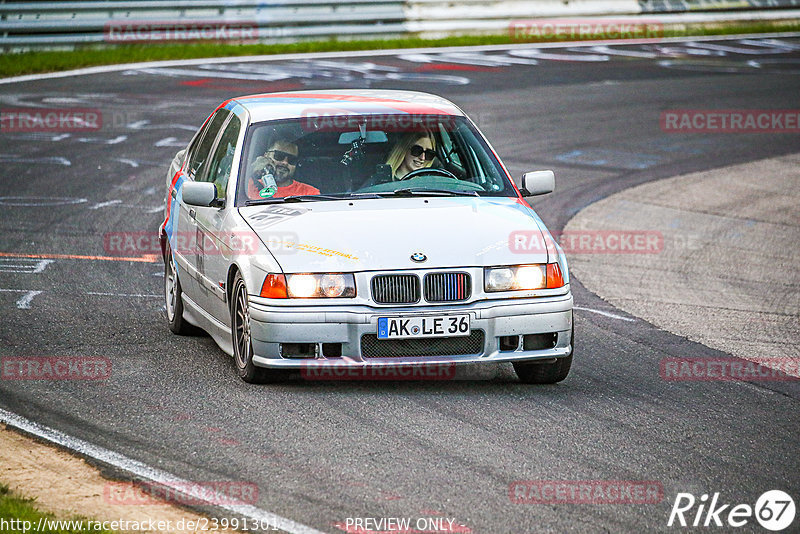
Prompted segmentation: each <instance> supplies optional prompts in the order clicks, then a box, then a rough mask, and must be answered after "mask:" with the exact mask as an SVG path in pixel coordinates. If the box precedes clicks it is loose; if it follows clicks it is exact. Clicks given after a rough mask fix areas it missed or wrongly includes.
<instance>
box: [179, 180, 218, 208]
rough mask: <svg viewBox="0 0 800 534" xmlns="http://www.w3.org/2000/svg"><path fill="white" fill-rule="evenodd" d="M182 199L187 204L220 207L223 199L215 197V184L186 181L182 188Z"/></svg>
mask: <svg viewBox="0 0 800 534" xmlns="http://www.w3.org/2000/svg"><path fill="white" fill-rule="evenodd" d="M182 194H183V201H184V202H185V203H186V204H188V205H189V206H201V207H209V206H210V207H214V208H221V207H222V206H224V205H225V201H224V200H223V199H220V198H217V186H215V185H214V184H212V183H211V182H192V181H186V182H184V184H183V188H182Z"/></svg>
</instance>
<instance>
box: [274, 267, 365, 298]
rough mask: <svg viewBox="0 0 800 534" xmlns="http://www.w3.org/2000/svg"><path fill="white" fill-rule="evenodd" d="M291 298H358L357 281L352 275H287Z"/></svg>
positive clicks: (287, 285)
mask: <svg viewBox="0 0 800 534" xmlns="http://www.w3.org/2000/svg"><path fill="white" fill-rule="evenodd" d="M286 289H287V294H288V296H289V298H298V299H307V298H324V297H328V298H336V297H340V298H349V297H355V296H356V281H355V277H354V276H353V275H352V274H333V273H324V274H287V275H286Z"/></svg>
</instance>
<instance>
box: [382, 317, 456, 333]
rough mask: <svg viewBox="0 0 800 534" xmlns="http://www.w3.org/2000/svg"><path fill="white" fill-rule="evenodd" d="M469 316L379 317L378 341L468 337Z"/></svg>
mask: <svg viewBox="0 0 800 534" xmlns="http://www.w3.org/2000/svg"><path fill="white" fill-rule="evenodd" d="M469 334H470V330H469V315H466V314H465V315H426V316H424V317H379V318H378V339H405V338H423V337H454V336H468V335H469Z"/></svg>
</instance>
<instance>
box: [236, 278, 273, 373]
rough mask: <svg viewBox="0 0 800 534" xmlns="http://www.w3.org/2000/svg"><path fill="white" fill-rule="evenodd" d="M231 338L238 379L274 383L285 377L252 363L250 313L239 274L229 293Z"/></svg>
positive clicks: (245, 289)
mask: <svg viewBox="0 0 800 534" xmlns="http://www.w3.org/2000/svg"><path fill="white" fill-rule="evenodd" d="M231 336H232V338H233V339H232V341H233V360H234V362H235V363H236V371H237V373H238V374H239V378H241V379H242V380H244V381H245V382H247V383H249V384H264V383H267V382H276V381H279V380H281V379H283V378H284V377H285V374H284V373H283V372H281V370H280V369H266V368H264V367H258V366H256V365H255V364H254V363H253V344H252V341H251V339H250V311H249V304H248V299H247V286H246V285H245V283H244V279H243V278H242V275H241V274H240V273H236V278H235V279H234V281H233V291H231Z"/></svg>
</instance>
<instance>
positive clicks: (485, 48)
mask: <svg viewBox="0 0 800 534" xmlns="http://www.w3.org/2000/svg"><path fill="white" fill-rule="evenodd" d="M798 13H800V11H798ZM780 37H800V32H776V33H760V34H752V33H749V34H742V35H704V36H695V37H665V38H655V39H625V40H604V41H573V42H557V43H522V44H503V45H481V46H443V47H438V48H437V47H429V48H394V49H388V50H353V51H344V52H316V53H311V54H308V53H306V54H270V55H261V56H233V57H212V58H199V59H179V60H169V61H147V62H141V63H123V64H118V65H103V66H100V67H87V68H83V69H74V70H66V71H61V72H47V73H44V74H26V75H24V76H13V77H11V78H2V79H0V85H4V84H10V83H21V82H30V81H37V80H49V79H52V78H68V77H71V76H85V75H89V74H105V73H109V72H120V71H124V70H136V69H145V68H156V67H185V66H191V65H207V64H212V65H216V64H222V63H252V62H258V61H284V60H291V59H324V58H353V57H363V56H368V57H369V56H395V55H399V54H435V53H439V54H442V53H447V52H458V51H461V52H467V51H469V52H499V51H503V50H515V49H524V48H570V47H576V46H598V45H617V46H625V45H635V44H654V43H656V44H666V43H683V42H692V41H723V40H735V39H754V38H758V39H771V38H780Z"/></svg>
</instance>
